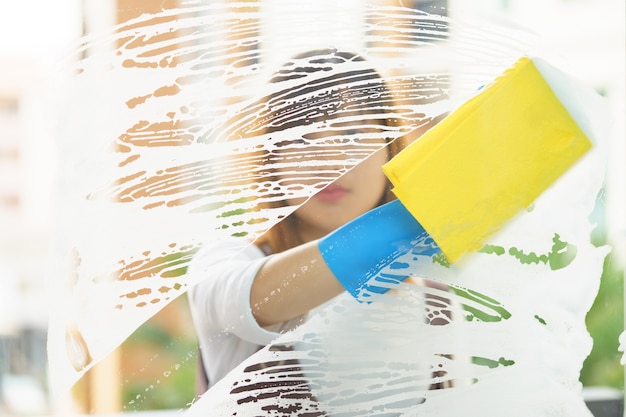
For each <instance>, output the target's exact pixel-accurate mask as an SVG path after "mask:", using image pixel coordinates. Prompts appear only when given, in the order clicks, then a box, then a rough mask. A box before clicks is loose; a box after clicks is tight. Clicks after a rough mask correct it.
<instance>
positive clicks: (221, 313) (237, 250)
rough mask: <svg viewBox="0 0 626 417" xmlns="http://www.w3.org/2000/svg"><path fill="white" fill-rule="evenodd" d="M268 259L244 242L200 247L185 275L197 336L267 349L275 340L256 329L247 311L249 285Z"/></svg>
mask: <svg viewBox="0 0 626 417" xmlns="http://www.w3.org/2000/svg"><path fill="white" fill-rule="evenodd" d="M267 259H268V257H266V256H264V254H263V253H262V252H261V250H260V249H259V248H257V247H256V246H255V245H252V244H250V243H249V242H247V241H243V240H237V239H232V240H218V241H214V242H211V243H208V244H206V245H204V246H203V248H202V249H201V250H200V251H199V252H198V253H197V254H196V255H195V256H194V258H193V259H192V261H191V263H190V265H189V268H188V271H187V273H188V278H189V279H190V285H191V286H192V287H191V289H190V290H189V292H188V293H189V301H190V307H191V310H192V315H193V317H194V322H195V323H196V327H197V328H198V329H199V330H198V331H199V333H204V335H205V336H209V335H210V334H215V335H218V334H220V333H222V334H223V333H230V334H234V335H236V336H237V337H239V338H240V339H242V340H244V341H246V342H249V343H253V344H256V345H266V344H268V343H270V342H271V341H272V340H273V339H275V338H276V337H277V336H278V333H275V332H272V331H268V330H266V329H264V328H262V327H260V326H259V325H258V323H257V321H256V320H255V318H254V316H253V315H252V309H251V307H250V288H251V286H252V281H253V280H254V277H255V276H256V274H257V272H258V271H259V269H260V268H261V266H262V265H263V264H264V263H265V262H266V261H267ZM194 284H195V285H194Z"/></svg>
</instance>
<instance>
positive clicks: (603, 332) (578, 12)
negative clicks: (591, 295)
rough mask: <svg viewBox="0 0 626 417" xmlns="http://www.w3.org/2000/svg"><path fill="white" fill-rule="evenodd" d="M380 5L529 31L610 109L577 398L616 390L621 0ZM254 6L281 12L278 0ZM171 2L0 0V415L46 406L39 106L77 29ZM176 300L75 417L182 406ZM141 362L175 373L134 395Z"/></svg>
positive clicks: (121, 356)
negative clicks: (594, 281)
mask: <svg viewBox="0 0 626 417" xmlns="http://www.w3.org/2000/svg"><path fill="white" fill-rule="evenodd" d="M181 1H182V0H181ZM357 1H358V0H357ZM380 2H381V3H388V4H393V5H401V6H406V7H416V8H421V9H422V10H427V11H430V12H435V13H437V12H439V13H441V12H440V11H441V10H444V11H445V13H446V14H447V15H448V16H449V17H451V18H453V19H472V16H481V17H485V16H487V17H490V18H493V19H499V20H503V21H506V22H511V24H515V25H518V26H521V27H524V28H527V29H529V30H531V31H534V32H536V33H538V34H539V35H540V36H541V37H542V47H543V48H544V49H545V51H542V52H545V53H546V54H547V58H548V59H550V58H553V59H554V60H556V61H557V63H558V64H561V65H565V66H566V68H564V69H565V70H566V71H567V72H568V73H570V74H571V75H573V76H574V77H576V78H578V79H580V80H583V81H584V82H585V83H586V84H588V85H590V86H592V87H593V88H594V89H596V91H598V92H599V93H600V94H601V95H603V96H605V97H606V99H607V101H608V102H609V104H610V106H611V109H612V111H614V112H615V120H616V126H615V129H616V134H614V135H613V136H614V137H615V138H616V140H615V143H613V144H612V152H611V157H610V160H609V161H608V163H607V179H606V186H605V189H604V192H603V193H602V194H601V195H600V196H599V199H598V207H597V210H596V212H594V213H593V220H594V222H597V223H598V227H597V228H596V230H595V232H594V236H593V237H592V238H593V239H594V242H595V243H597V244H599V245H600V244H607V243H608V244H610V245H612V246H613V248H614V251H613V253H612V255H610V256H609V257H608V258H607V261H606V265H605V270H604V274H603V277H602V281H601V288H600V293H599V295H598V297H597V300H596V303H595V305H594V307H593V308H592V310H591V311H590V313H589V314H588V317H587V323H588V327H589V330H590V332H591V334H592V336H593V337H594V341H595V343H594V349H593V351H592V354H591V355H590V357H589V358H588V360H587V361H586V362H585V366H584V368H583V370H582V372H581V381H582V382H583V384H584V385H585V386H586V387H589V388H590V390H589V392H590V393H591V392H594V390H593V389H591V388H594V387H595V388H598V389H599V387H602V390H608V392H623V387H624V368H623V366H622V365H620V359H621V354H620V353H619V352H618V336H619V334H620V333H621V332H622V331H623V329H624V325H623V323H624V320H623V318H624V308H623V306H624V291H623V282H624V254H625V252H626V249H625V246H624V240H625V226H624V220H625V217H626V210H625V204H624V200H625V198H626V197H625V194H626V192H625V191H626V186H625V184H624V180H625V178H626V174H625V171H624V167H625V165H626V147H625V142H626V141H625V133H624V124H625V121H624V120H625V119H624V114H625V107H624V106H625V104H624V102H625V90H624V80H625V78H626V74H625V69H624V65H625V49H626V45H625V32H624V26H625V22H624V16H625V11H624V1H623V0H593V1H592V0H474V1H472V2H468V1H464V0H447V1H446V0H432V1H427V0H422V1H420V0H413V1H409V0H406V1H401V0H380ZM264 3H267V4H271V3H273V4H274V7H280V2H279V1H277V0H265V1H264ZM320 4H323V6H321V7H320V10H319V12H320V13H324V12H325V11H324V10H323V9H324V7H326V8H328V10H332V7H336V6H333V2H326V1H324V2H322V3H320ZM177 6H178V1H177V0H163V1H155V0H117V1H115V0H105V1H94V0H55V1H49V0H0V416H4V415H6V416H19V415H48V414H51V413H52V411H51V405H50V399H49V395H48V388H47V386H48V381H47V377H46V329H47V324H48V323H47V318H48V304H49V300H48V299H47V292H46V286H47V285H48V284H49V283H47V282H46V277H47V271H46V264H47V256H48V251H47V247H48V240H49V237H50V236H49V233H50V230H51V228H50V223H49V221H50V218H51V216H50V210H51V208H52V205H51V201H52V199H53V198H54V196H53V195H51V193H52V190H53V183H54V178H55V173H56V171H57V168H58V167H57V166H56V161H57V158H56V157H55V153H56V146H55V142H54V141H55V138H54V135H53V133H52V132H51V131H50V126H54V120H51V118H52V114H54V113H53V112H51V111H49V110H50V109H47V108H46V105H47V104H46V103H49V102H50V100H49V99H50V94H52V92H53V91H56V90H55V88H54V87H55V84H56V83H57V81H58V79H57V78H58V77H60V76H61V73H62V71H61V69H62V67H63V66H64V65H66V64H67V63H68V62H70V61H71V60H73V59H74V60H75V59H80V56H77V54H75V53H73V52H74V51H75V50H76V48H77V46H78V45H79V40H80V38H81V36H84V35H88V34H92V33H98V32H100V31H103V30H106V29H107V28H109V27H111V26H113V25H116V24H119V23H122V22H124V21H127V20H129V19H132V18H135V17H138V16H141V15H142V14H144V13H156V12H158V11H160V10H161V9H162V8H176V7H177ZM342 7H345V5H344V6H342ZM94 111H97V109H94ZM185 303H186V300H185V298H184V297H181V298H180V299H179V300H177V301H176V302H174V303H172V304H170V305H169V306H168V307H166V308H165V309H164V310H163V311H162V312H161V313H159V314H158V315H157V316H155V317H154V318H153V319H152V320H150V322H148V323H147V324H146V325H144V326H142V327H141V328H140V329H139V330H138V331H137V332H136V333H135V334H133V335H132V336H131V337H130V338H129V339H128V340H127V341H126V342H125V343H124V344H123V345H122V346H121V347H120V349H118V351H117V352H116V353H115V354H113V355H112V357H111V359H110V361H109V362H107V363H104V364H102V366H97V367H96V368H94V369H93V370H92V371H91V372H89V373H88V374H87V375H86V376H85V378H83V380H81V381H80V383H79V384H78V385H77V386H76V389H75V392H74V393H73V395H72V398H70V399H68V401H70V402H71V403H72V404H71V407H70V408H71V409H72V410H74V411H76V412H78V413H118V412H123V411H145V410H166V409H180V408H184V407H186V406H187V405H188V403H189V401H190V399H192V398H193V392H194V378H195V360H188V361H185V362H184V363H183V364H182V365H181V366H176V365H179V359H180V358H181V357H185V355H188V354H189V352H192V351H193V349H195V336H194V334H193V329H192V328H191V324H190V323H191V321H190V319H189V317H188V315H187V314H188V313H187V310H186V305H185ZM138 358H139V359H138ZM146 358H147V359H148V360H149V361H151V362H162V363H163V365H161V366H156V367H154V369H157V370H161V369H169V368H171V367H174V368H175V369H176V372H175V373H174V374H173V376H171V377H170V378H168V379H167V381H165V382H163V383H160V384H159V387H158V388H157V389H155V390H153V391H154V392H157V393H158V394H157V395H150V396H147V395H145V394H144V392H145V390H146V388H145V387H146V386H150V384H152V383H153V382H154V381H155V380H157V379H158V378H159V375H158V374H153V373H152V372H157V371H152V370H151V369H148V368H146V367H144V366H143V364H145V362H146V360H147V359H146ZM138 364H139V365H138ZM158 372H161V371H158ZM610 388H612V389H614V390H616V391H611V390H610ZM153 394H154V393H153ZM589 395H590V396H591V395H592V394H589ZM139 400H141V401H139Z"/></svg>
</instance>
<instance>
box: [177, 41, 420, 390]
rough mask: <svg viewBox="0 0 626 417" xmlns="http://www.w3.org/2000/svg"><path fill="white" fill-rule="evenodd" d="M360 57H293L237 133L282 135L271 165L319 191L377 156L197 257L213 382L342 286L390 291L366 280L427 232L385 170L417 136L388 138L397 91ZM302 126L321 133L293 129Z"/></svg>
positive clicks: (197, 303) (200, 321)
mask: <svg viewBox="0 0 626 417" xmlns="http://www.w3.org/2000/svg"><path fill="white" fill-rule="evenodd" d="M355 63H356V64H358V65H356V66H355V65H354V64H355ZM363 64H364V60H363V59H362V58H360V57H359V56H357V55H354V54H351V53H343V52H338V51H336V50H322V51H313V52H309V53H307V54H303V55H301V56H298V57H296V58H294V60H293V61H291V64H290V65H288V66H286V67H284V68H283V69H281V70H280V71H278V72H277V73H276V74H275V76H274V78H273V79H272V80H271V82H272V83H274V84H276V85H277V86H278V87H279V88H278V92H277V93H275V94H273V95H272V96H271V97H269V98H268V99H267V100H265V101H264V102H263V103H262V105H261V107H260V108H258V109H255V117H256V119H255V120H256V121H255V122H250V123H243V125H244V126H245V127H244V128H242V127H238V129H239V130H238V131H237V132H233V133H232V136H239V137H241V136H244V137H254V136H256V135H261V134H265V135H270V136H272V137H274V141H275V142H274V143H275V149H274V151H273V152H271V153H270V154H269V155H267V158H266V160H265V163H266V164H268V165H269V164H271V165H270V166H271V167H272V170H273V171H272V172H273V175H274V176H275V177H276V180H277V182H278V183H279V184H292V185H293V183H294V182H296V183H297V185H298V187H311V186H312V187H315V186H316V185H317V184H319V183H320V178H323V175H325V174H324V173H328V172H336V171H337V170H340V171H341V170H342V169H344V168H345V167H346V166H350V164H352V165H353V164H354V162H351V161H353V160H354V159H355V158H354V155H355V154H360V155H363V153H364V152H367V154H370V155H369V156H368V157H367V158H365V159H364V160H363V161H362V162H360V163H359V164H358V165H356V166H355V167H353V168H352V169H350V170H348V171H347V172H346V173H345V174H344V175H342V176H340V177H339V178H338V179H336V180H335V181H332V183H330V184H327V185H326V186H325V187H324V188H322V189H321V190H319V192H317V193H316V194H315V195H313V196H312V197H311V198H309V199H308V200H307V201H306V202H304V203H302V198H294V199H291V198H286V199H283V200H282V201H281V202H280V204H283V205H288V206H293V207H296V206H298V205H300V204H301V205H300V206H299V207H298V208H297V209H296V210H295V212H293V214H292V215H290V216H288V217H287V218H285V219H284V220H283V221H281V222H280V223H278V224H277V225H276V226H274V227H273V228H272V229H270V230H269V231H267V232H266V233H265V234H264V235H263V236H262V237H261V238H260V239H257V240H256V241H255V242H254V244H252V245H251V244H250V242H247V241H243V240H242V239H233V240H232V241H227V242H224V241H219V242H213V243H207V244H206V245H205V246H204V248H203V249H202V250H201V251H200V252H199V253H198V254H197V255H196V256H195V258H194V260H193V261H192V263H191V265H190V267H189V271H188V273H189V274H193V275H196V274H198V276H200V277H201V278H202V282H201V283H200V284H198V285H197V286H195V287H194V288H192V289H191V290H190V291H189V296H190V303H191V308H192V316H193V319H194V324H195V326H196V328H197V331H198V336H199V342H200V348H201V354H202V361H203V362H204V370H205V371H206V374H207V376H208V381H209V386H211V385H213V384H214V383H216V382H217V381H218V380H220V379H221V378H222V377H223V376H225V375H226V374H227V373H228V372H229V371H230V370H232V369H233V368H234V367H236V366H237V365H238V364H239V363H241V362H242V361H243V360H244V359H246V358H247V357H249V356H251V355H252V354H254V353H255V352H256V351H257V350H258V349H259V348H260V347H262V346H264V345H266V344H268V343H270V342H271V341H272V340H273V339H275V338H276V337H277V336H278V335H279V334H280V333H283V332H286V331H288V330H290V329H293V328H295V327H296V326H298V325H299V324H301V323H302V322H303V321H304V320H306V317H307V315H308V314H310V312H311V311H312V310H314V309H316V308H318V307H320V306H322V305H323V304H324V303H326V302H328V301H329V300H331V299H332V298H334V297H335V296H337V295H339V294H341V293H342V292H343V291H346V290H348V291H349V292H350V293H351V294H352V295H353V296H355V297H361V296H362V295H363V290H364V289H365V290H367V291H373V292H383V291H385V290H386V289H387V288H385V286H382V287H377V286H371V285H370V286H368V281H369V280H370V278H371V277H372V276H373V275H375V274H376V272H377V271H378V270H379V269H380V268H381V265H384V264H388V263H389V262H391V261H392V260H393V259H394V258H395V257H397V256H398V254H401V253H404V252H406V251H408V250H410V248H411V245H412V244H413V243H414V242H415V240H416V239H419V238H420V236H421V235H422V233H423V229H421V226H420V225H419V224H418V223H417V222H416V221H415V220H414V219H413V218H412V216H411V215H410V214H408V212H407V211H406V209H404V207H402V205H401V204H400V203H399V202H391V203H388V202H390V201H392V200H394V197H393V195H392V193H391V191H390V184H389V183H388V181H387V178H386V177H385V175H384V173H383V171H382V169H381V166H382V165H383V164H384V163H386V162H387V161H389V159H390V158H392V157H393V156H394V155H395V154H396V153H397V152H399V150H400V149H402V145H403V142H406V141H408V139H407V138H406V137H405V138H401V139H397V140H395V141H391V140H390V139H389V138H388V137H387V136H389V135H390V131H395V132H396V136H397V132H398V130H399V128H401V126H400V123H399V122H398V119H399V117H398V115H397V114H396V113H395V112H394V110H395V108H394V102H393V97H392V93H391V91H390V90H389V89H388V88H387V86H386V85H385V83H384V82H383V80H382V78H381V77H380V76H379V75H378V74H377V73H376V71H374V70H372V69H371V68H364V65H363ZM344 67H345V69H343V68H344ZM280 83H284V85H288V86H289V87H288V88H282V89H281V88H280V85H281V84H280ZM300 126H310V127H311V128H312V129H310V130H308V131H307V133H305V134H302V135H300V137H294V136H292V135H289V136H288V135H287V134H288V133H289V132H290V129H293V128H294V127H300ZM316 126H318V127H316ZM319 126H325V128H324V129H320V128H319ZM413 133H415V132H413ZM413 137H414V136H413ZM389 142H391V143H389ZM303 149H304V150H305V152H303ZM294 158H295V160H296V161H297V162H295V163H292V164H289V163H288V162H289V161H292V162H293V160H294ZM367 291H365V292H366V293H367Z"/></svg>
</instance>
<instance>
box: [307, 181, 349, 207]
mask: <svg viewBox="0 0 626 417" xmlns="http://www.w3.org/2000/svg"><path fill="white" fill-rule="evenodd" d="M346 194H348V190H347V189H345V188H343V187H342V186H341V185H338V184H330V185H329V186H327V187H325V188H324V189H323V190H321V191H320V192H318V193H317V194H316V195H315V198H317V199H318V200H320V201H323V202H325V203H334V202H336V201H339V200H341V199H342V198H343V197H344V196H345V195H346Z"/></svg>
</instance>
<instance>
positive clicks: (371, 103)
mask: <svg viewBox="0 0 626 417" xmlns="http://www.w3.org/2000/svg"><path fill="white" fill-rule="evenodd" d="M270 83H271V84H274V85H279V86H281V85H283V84H284V88H281V87H282V86H281V87H279V88H278V89H276V91H275V92H273V93H272V94H271V95H269V96H268V97H266V98H264V100H263V102H262V106H261V108H260V109H259V112H258V113H257V115H256V119H255V121H254V123H247V124H246V126H245V130H244V129H242V130H241V131H240V137H242V136H245V137H253V136H257V135H268V134H276V133H279V132H282V131H285V130H287V129H291V128H294V127H299V126H303V125H312V127H314V125H315V124H324V125H325V129H324V130H323V131H314V132H312V133H310V134H304V135H302V137H298V138H294V139H291V138H290V139H287V140H280V141H277V142H276V143H275V145H276V146H277V147H279V148H281V149H285V150H286V149H288V147H289V146H290V145H293V144H298V143H300V144H301V143H302V142H303V141H304V142H307V141H308V143H311V142H312V141H314V140H315V139H318V138H320V137H321V138H323V137H325V136H330V135H332V134H333V133H336V132H337V131H345V130H350V129H359V130H360V131H363V129H365V130H367V131H368V133H369V134H371V135H373V136H377V137H378V144H377V145H376V146H377V147H378V148H379V147H380V139H385V140H386V141H387V142H388V145H386V146H387V150H388V153H389V157H390V158H391V157H393V156H395V155H396V154H397V153H398V152H400V150H401V149H403V148H404V143H405V142H406V138H399V139H396V140H392V139H391V138H390V137H389V136H390V132H389V131H390V130H391V129H393V130H397V129H398V126H399V125H400V123H401V122H400V119H399V118H398V117H397V115H396V114H395V113H394V97H393V94H392V92H391V91H390V89H389V88H388V86H387V84H386V83H385V81H384V80H383V78H382V77H381V75H380V74H379V73H378V72H377V71H376V70H374V69H373V68H371V67H370V66H368V63H367V62H366V60H365V59H364V58H362V57H361V56H359V55H357V54H354V53H350V52H342V51H338V50H335V49H324V50H315V51H310V52H306V53H304V54H301V55H297V56H295V57H293V58H292V59H290V60H289V61H288V62H286V63H285V64H284V65H283V66H282V67H281V68H280V69H279V70H278V71H277V72H276V73H274V75H273V76H272V78H271V79H270ZM375 149H376V148H374V147H373V146H370V147H368V146H367V144H366V145H365V146H364V148H363V154H362V156H363V157H364V156H366V155H367V154H369V153H371V152H373V151H374V150H375ZM270 159H271V158H270ZM266 163H268V164H271V163H272V161H271V160H267V161H266ZM394 198H395V196H394V195H393V193H392V192H391V189H390V186H389V187H388V188H387V191H386V192H385V193H384V195H383V197H382V198H381V201H380V202H379V204H382V203H385V202H388V201H391V200H393V199H394ZM279 205H285V203H284V202H280V203H275V204H274V207H276V206H279ZM297 221H298V219H297V218H296V216H288V217H286V218H285V219H283V220H282V221H280V222H279V223H278V224H276V225H275V226H274V227H272V228H271V229H270V230H268V231H267V232H266V233H265V234H264V235H263V236H261V237H260V238H259V239H257V241H256V242H255V243H256V244H257V245H258V246H260V247H265V248H267V247H269V248H270V250H271V252H282V251H284V250H287V249H290V248H292V247H295V246H298V245H300V244H302V243H304V242H302V241H301V240H300V238H299V236H298V234H297V233H296V229H297Z"/></svg>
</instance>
